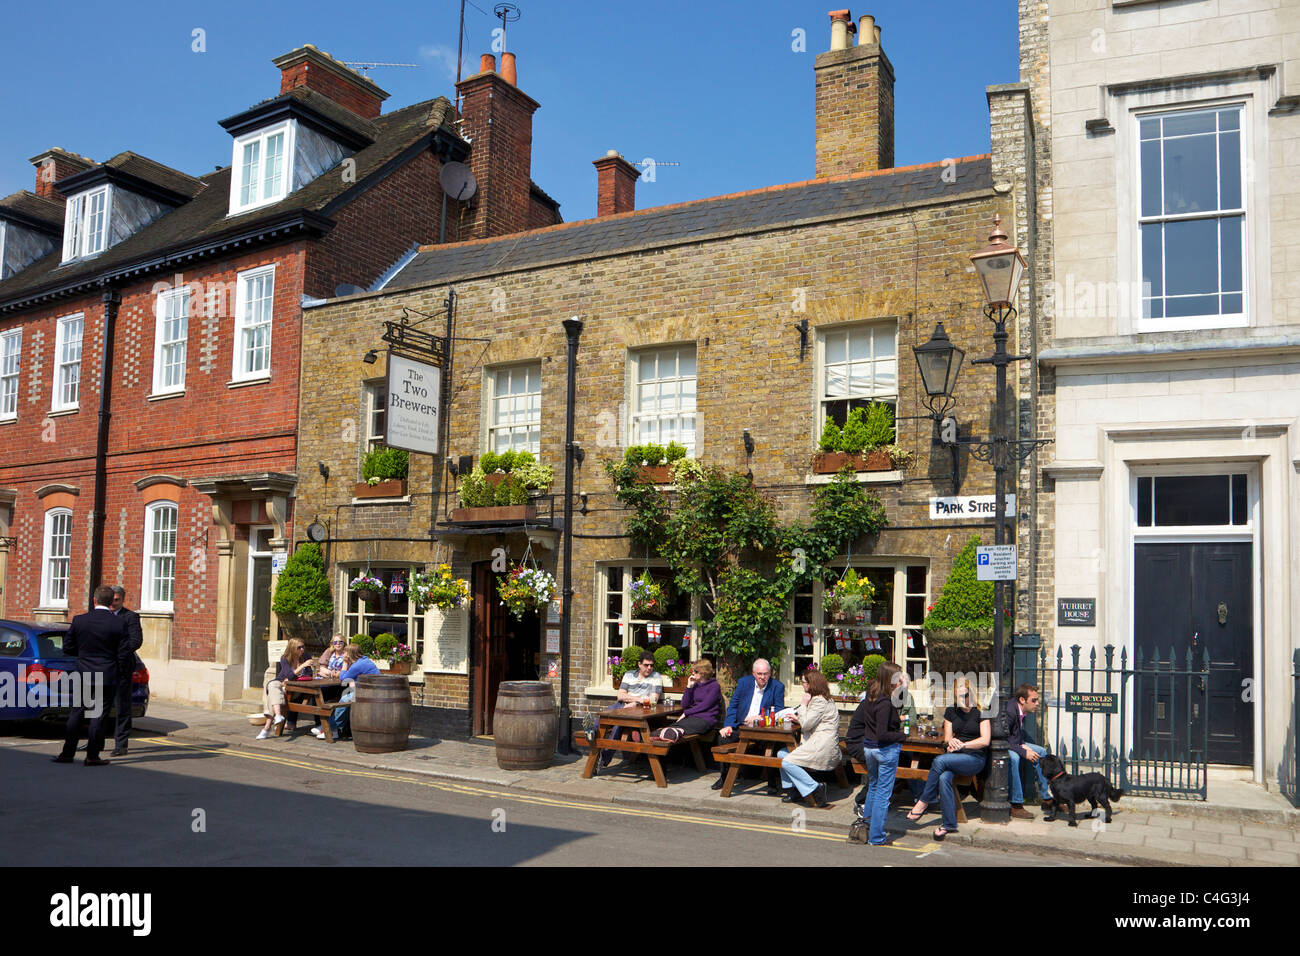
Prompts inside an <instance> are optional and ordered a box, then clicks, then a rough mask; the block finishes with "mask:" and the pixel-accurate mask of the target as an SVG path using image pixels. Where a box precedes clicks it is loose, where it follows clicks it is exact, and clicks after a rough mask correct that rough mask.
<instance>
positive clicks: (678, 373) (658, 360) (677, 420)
mask: <svg viewBox="0 0 1300 956" xmlns="http://www.w3.org/2000/svg"><path fill="white" fill-rule="evenodd" d="M696 368H697V366H696V356H695V346H693V345H681V346H674V347H671V348H665V349H653V350H647V351H644V352H641V353H639V354H638V355H637V356H636V369H637V371H636V378H637V382H638V385H637V386H636V388H635V389H634V390H633V394H634V402H633V404H634V406H635V407H634V408H633V416H632V434H633V436H634V437H633V441H634V443H637V444H648V443H653V444H660V445H666V444H668V443H669V442H672V441H675V442H678V443H679V444H681V445H684V446H685V447H686V452H687V454H688V455H691V456H692V457H693V456H694V455H695V427H694V416H691V419H690V424H689V426H688V425H687V420H686V418H685V416H683V415H682V414H681V413H682V412H686V411H689V412H694V410H695V396H696V388H697V380H696Z"/></svg>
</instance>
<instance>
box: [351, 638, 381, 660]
mask: <svg viewBox="0 0 1300 956" xmlns="http://www.w3.org/2000/svg"><path fill="white" fill-rule="evenodd" d="M351 643H353V644H355V645H357V649H358V650H359V651H360V652H361V655H362V656H363V657H369V658H371V659H372V660H373V659H374V656H375V639H374V638H373V637H372V636H371V635H369V634H354V635H352V641H351Z"/></svg>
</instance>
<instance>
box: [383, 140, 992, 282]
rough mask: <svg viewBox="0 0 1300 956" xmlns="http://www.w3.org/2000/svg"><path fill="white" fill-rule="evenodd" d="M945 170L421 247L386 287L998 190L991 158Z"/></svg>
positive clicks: (833, 182)
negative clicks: (948, 172) (948, 173)
mask: <svg viewBox="0 0 1300 956" xmlns="http://www.w3.org/2000/svg"><path fill="white" fill-rule="evenodd" d="M946 171H947V167H945V166H942V165H941V164H939V163H931V164H927V165H925V166H909V167H903V168H899V169H890V170H881V171H878V172H874V173H864V174H860V175H855V176H841V177H834V178H831V179H821V180H811V181H809V182H803V183H792V184H790V185H788V186H774V187H771V188H769V189H757V190H754V191H752V192H746V193H737V194H735V195H730V196H719V197H716V198H712V199H700V200H695V201H693V202H687V203H679V204H677V205H673V206H659V207H656V208H653V209H644V210H641V211H638V212H630V213H623V214H621V215H617V216H609V217H606V218H603V219H586V220H583V221H581V222H571V223H565V224H563V225H556V226H547V227H545V228H543V229H535V230H532V231H530V232H524V233H515V234H513V235H509V236H500V237H497V238H493V239H486V240H484V239H478V240H470V241H468V242H461V243H454V244H450V245H444V246H425V247H423V248H422V249H421V250H420V253H419V255H417V256H416V257H415V258H414V259H413V260H412V261H411V262H410V263H409V264H408V265H407V266H406V267H405V268H404V269H402V271H401V272H399V273H398V274H397V275H396V276H395V277H394V278H393V280H392V281H391V282H389V283H388V285H387V286H386V287H385V291H392V290H394V289H403V288H410V287H412V286H426V285H442V284H445V283H447V282H450V281H453V280H459V279H465V278H469V277H472V276H483V275H496V274H500V273H503V272H514V271H518V270H520V269H527V268H535V267H538V266H543V265H548V264H554V263H560V262H568V261H573V260H582V259H593V258H600V257H603V256H611V255H618V254H620V253H626V252H632V251H635V250H638V249H646V248H654V247H658V246H666V245H677V244H680V243H686V242H699V241H701V240H704V239H712V238H717V237H721V236H729V235H737V234H741V233H747V232H763V231H767V230H771V229H774V228H783V227H789V226H794V225H799V224H801V223H812V222H819V221H826V220H832V219H844V218H848V217H852V216H860V215H865V214H869V213H871V212H873V211H875V210H879V209H885V208H889V207H896V206H908V205H917V204H921V203H925V202H930V201H935V200H940V201H942V200H944V199H946V198H950V197H951V198H956V197H958V196H962V195H967V194H970V193H973V192H980V191H984V190H990V189H992V187H993V171H992V164H991V161H990V158H989V157H988V156H987V155H985V156H969V157H966V158H965V159H959V160H956V161H955V167H954V168H953V172H954V173H955V177H954V176H952V175H949V176H944V175H943V173H944V172H946Z"/></svg>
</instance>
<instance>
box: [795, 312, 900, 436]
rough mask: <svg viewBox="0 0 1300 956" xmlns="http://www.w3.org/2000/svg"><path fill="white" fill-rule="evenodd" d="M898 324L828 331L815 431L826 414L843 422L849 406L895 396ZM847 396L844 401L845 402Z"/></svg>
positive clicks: (823, 353)
mask: <svg viewBox="0 0 1300 956" xmlns="http://www.w3.org/2000/svg"><path fill="white" fill-rule="evenodd" d="M897 339H898V326H897V324H896V323H893V322H888V323H878V324H876V325H864V326H859V327H854V328H851V329H848V330H846V331H843V332H829V333H827V334H826V335H825V336H824V337H823V339H822V370H821V375H822V383H821V397H822V401H821V406H820V409H819V414H818V417H817V421H816V423H815V430H814V433H815V434H816V435H818V436H820V434H821V430H822V428H823V427H824V425H825V421H826V418H827V416H830V417H831V418H832V420H834V421H835V422H836V424H839V425H843V424H844V419H845V417H846V416H847V415H848V412H849V410H850V409H852V408H856V407H858V406H860V405H866V404H867V403H869V402H871V401H882V402H885V403H888V404H891V405H892V404H893V403H894V402H895V401H896V399H897V395H898V358H897V356H898V343H897ZM846 399H847V401H846Z"/></svg>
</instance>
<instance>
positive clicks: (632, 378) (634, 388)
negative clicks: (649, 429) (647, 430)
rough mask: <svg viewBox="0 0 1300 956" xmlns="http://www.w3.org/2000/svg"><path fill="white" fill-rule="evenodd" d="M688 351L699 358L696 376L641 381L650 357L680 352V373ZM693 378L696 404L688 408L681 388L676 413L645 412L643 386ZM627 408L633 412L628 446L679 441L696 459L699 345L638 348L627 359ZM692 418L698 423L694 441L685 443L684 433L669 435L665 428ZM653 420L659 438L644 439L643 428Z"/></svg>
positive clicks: (677, 360)
mask: <svg viewBox="0 0 1300 956" xmlns="http://www.w3.org/2000/svg"><path fill="white" fill-rule="evenodd" d="M688 349H689V350H690V351H691V352H692V353H693V355H694V357H695V374H694V375H693V376H690V375H681V374H677V375H672V376H667V377H664V376H661V377H658V378H654V379H650V380H649V381H648V382H642V381H641V363H642V361H644V360H645V359H646V358H647V357H649V356H651V355H655V356H659V355H661V354H663V353H666V352H675V353H677V357H676V360H675V367H676V368H677V370H678V372H679V373H680V371H681V353H682V352H684V351H686V350H688ZM691 379H694V382H695V392H694V402H693V403H691V407H690V408H687V407H686V403H685V402H683V400H682V393H681V390H680V389H678V391H677V404H678V407H677V408H676V410H674V411H670V412H662V411H659V412H654V413H643V412H642V411H641V387H642V386H643V385H647V384H656V385H661V384H663V383H681V382H686V381H688V380H691ZM627 407H628V411H629V414H628V416H627V443H628V445H629V446H630V445H646V444H657V445H667V444H668V443H669V442H671V441H675V442H677V443H678V444H679V445H684V446H685V447H686V455H687V457H688V458H694V457H695V456H696V454H697V452H698V449H699V448H700V412H699V408H700V353H699V349H698V348H697V347H696V344H695V343H694V342H669V343H665V344H663V345H656V346H653V347H651V348H644V349H637V350H636V351H635V352H629V353H628V360H627ZM688 416H689V417H691V418H692V419H693V420H694V424H695V428H694V430H693V432H692V434H693V435H694V438H692V439H691V440H690V441H684V440H683V437H682V435H681V434H674V435H667V436H665V432H664V428H663V423H664V421H665V420H669V419H677V420H681V419H684V418H686V417H688ZM651 421H653V422H654V423H655V426H656V427H655V437H653V438H648V437H643V436H642V434H641V426H642V424H643V423H645V422H651Z"/></svg>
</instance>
